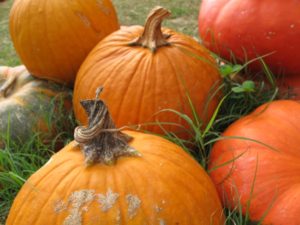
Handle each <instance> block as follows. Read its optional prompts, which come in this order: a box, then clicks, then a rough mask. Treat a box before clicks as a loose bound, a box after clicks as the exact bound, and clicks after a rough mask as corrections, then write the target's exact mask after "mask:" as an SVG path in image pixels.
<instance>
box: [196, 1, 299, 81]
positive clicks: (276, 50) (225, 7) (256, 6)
mask: <svg viewBox="0 0 300 225" xmlns="http://www.w3.org/2000/svg"><path fill="white" fill-rule="evenodd" d="M299 9H300V2H299V1H296V0H285V1H280V0H263V1H262V0H203V1H202V2H201V6H200V12H199V33H200V36H201V38H202V39H203V43H204V45H205V46H207V47H208V48H209V49H211V50H212V51H214V52H215V53H216V54H219V55H221V56H222V57H224V58H226V59H228V60H232V57H234V58H235V59H236V60H238V61H240V62H242V63H245V62H247V61H249V60H251V59H254V58H257V57H258V56H263V55H266V54H270V55H268V56H266V57H265V58H264V60H265V62H266V63H267V65H268V66H269V67H270V69H271V70H272V71H273V72H274V73H276V74H277V73H280V74H282V73H284V74H286V75H296V76H299V73H300V64H299V58H300V38H299V36H300V10H299ZM250 66H251V68H252V69H256V70H261V69H262V67H261V64H260V62H259V60H258V62H257V63H252V64H251V65H250Z"/></svg>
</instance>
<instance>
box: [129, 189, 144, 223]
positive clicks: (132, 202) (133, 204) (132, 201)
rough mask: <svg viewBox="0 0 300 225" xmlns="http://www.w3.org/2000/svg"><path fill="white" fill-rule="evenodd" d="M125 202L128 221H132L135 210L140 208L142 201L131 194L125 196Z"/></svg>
mask: <svg viewBox="0 0 300 225" xmlns="http://www.w3.org/2000/svg"><path fill="white" fill-rule="evenodd" d="M126 200H127V204H128V209H127V215H128V217H129V219H133V217H135V215H136V214H137V210H138V209H139V208H140V206H141V203H142V201H141V200H140V199H139V197H138V196H136V195H132V194H128V195H126Z"/></svg>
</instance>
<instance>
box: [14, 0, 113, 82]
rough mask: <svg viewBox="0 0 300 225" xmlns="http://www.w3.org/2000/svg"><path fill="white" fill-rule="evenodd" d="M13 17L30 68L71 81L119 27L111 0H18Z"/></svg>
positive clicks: (16, 39)
mask: <svg viewBox="0 0 300 225" xmlns="http://www.w3.org/2000/svg"><path fill="white" fill-rule="evenodd" d="M9 21H10V34H11V38H12V42H13V44H14V47H15V49H16V51H17V53H18V55H19V56H20V58H21V60H22V62H23V63H24V65H25V66H26V67H27V69H28V70H29V72H30V73H32V74H33V75H34V76H36V77H41V78H47V79H50V80H54V81H58V82H64V83H68V84H73V82H74V80H75V75H76V73H77V70H78V69H79V67H80V65H81V63H82V61H83V60H84V58H85V57H86V56H87V54H88V53H89V52H90V50H91V49H92V48H93V47H94V46H95V45H96V44H97V43H98V42H99V40H101V39H102V38H103V37H105V36H106V35H108V34H109V33H111V32H113V31H115V30H117V29H118V28H119V25H118V20H117V16H116V13H115V10H114V7H113V5H112V3H111V1H110V0H101V1H98V0H73V1H62V0H51V1H47V0H15V1H14V4H13V6H12V8H11V11H10V19H9Z"/></svg>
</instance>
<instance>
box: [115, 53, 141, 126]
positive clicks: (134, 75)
mask: <svg viewBox="0 0 300 225" xmlns="http://www.w3.org/2000/svg"><path fill="white" fill-rule="evenodd" d="M139 54H141V55H144V54H143V53H139ZM139 54H136V55H137V56H136V57H137V58H139V59H138V60H134V62H135V65H134V68H139V67H140V66H141V64H143V60H144V59H145V58H144V57H142V58H141V57H139V56H140V55H139ZM132 71H133V73H132V74H128V75H127V77H130V81H129V82H128V83H127V87H130V84H131V83H132V82H133V81H134V79H137V78H139V77H138V76H140V73H139V70H138V69H134V70H132ZM124 88H125V87H124ZM130 90H131V89H130V88H126V91H124V92H123V97H122V98H121V100H120V102H119V107H118V110H117V111H122V109H123V108H125V109H126V107H124V106H123V105H124V104H127V103H126V101H127V100H128V96H127V95H129V94H128V93H129V91H130ZM135 97H139V96H137V95H135ZM119 115H120V114H118V115H117V117H116V118H115V121H116V123H119V120H120V118H119ZM130 125H133V124H130ZM135 125H137V124H135Z"/></svg>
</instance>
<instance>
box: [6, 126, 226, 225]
mask: <svg viewBox="0 0 300 225" xmlns="http://www.w3.org/2000/svg"><path fill="white" fill-rule="evenodd" d="M124 133H126V134H129V135H130V136H132V137H133V138H134V139H133V141H132V142H131V143H130V146H132V147H134V148H135V149H136V150H138V151H139V152H140V153H141V154H142V156H141V157H121V158H119V159H118V161H117V163H116V164H115V165H111V166H107V165H101V164H97V165H93V166H90V167H86V166H85V165H84V158H83V155H82V153H81V151H80V149H79V148H78V147H76V146H75V142H71V143H70V144H68V145H67V146H66V147H65V148H64V149H62V150H61V151H59V152H58V153H57V154H55V155H54V156H53V157H52V159H51V160H50V161H49V163H47V164H46V165H45V166H44V167H42V168H41V169H40V170H39V171H38V172H36V173H35V174H34V175H32V176H31V177H30V178H29V180H28V181H27V182H26V183H25V185H24V186H23V187H22V189H21V191H20V192H19V194H18V195H17V197H16V198H15V200H14V203H13V206H12V208H11V210H10V213H9V216H8V219H7V225H12V224H18V225H22V224H24V225H28V224H31V225H45V224H51V225H61V224H64V225H71V224H72V225H87V224H93V225H100V224H101V225H103V224H106V225H113V224H114V225H115V224H126V225H141V224H157V225H159V224H180V225H210V224H213V225H217V224H218V225H221V224H223V223H224V219H223V216H222V215H221V213H222V208H221V204H220V200H219V198H218V196H217V192H216V190H215V187H214V186H213V184H212V182H211V180H210V179H209V177H208V175H207V174H206V173H205V171H204V170H203V169H202V168H201V167H200V166H199V164H198V163H197V162H196V161H195V160H193V159H192V158H191V157H190V156H188V155H187V154H186V153H185V152H184V151H183V150H182V149H181V148H179V147H178V146H176V145H175V144H172V143H170V142H168V141H167V140H164V139H162V138H160V137H156V136H153V135H149V134H142V133H137V132H132V131H131V132H124ZM80 193H81V197H82V198H81V200H80V198H79V197H80ZM84 193H85V194H86V195H84ZM71 196H73V197H71ZM75 196H76V197H77V198H76V197H75ZM84 196H90V201H89V202H85V201H84V200H88V197H86V198H84ZM109 199H110V200H111V201H109ZM114 200H115V201H114ZM68 201H69V203H68ZM105 202H106V203H107V204H104V203H105ZM105 206H106V207H107V208H106V210H105ZM109 206H111V208H109ZM72 216H73V217H72Z"/></svg>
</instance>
